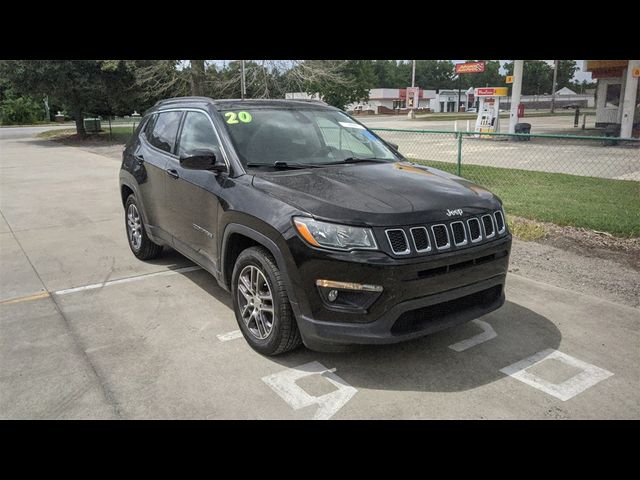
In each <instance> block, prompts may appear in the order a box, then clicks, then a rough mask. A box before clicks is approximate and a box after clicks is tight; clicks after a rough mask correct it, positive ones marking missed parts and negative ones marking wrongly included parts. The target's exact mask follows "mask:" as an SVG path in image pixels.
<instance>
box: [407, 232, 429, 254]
mask: <svg viewBox="0 0 640 480" xmlns="http://www.w3.org/2000/svg"><path fill="white" fill-rule="evenodd" d="M409 230H410V231H411V238H412V239H413V246H414V248H415V249H416V252H418V253H423V252H429V251H431V242H430V241H429V234H428V233H427V229H426V228H425V227H413V228H410V229H409Z"/></svg>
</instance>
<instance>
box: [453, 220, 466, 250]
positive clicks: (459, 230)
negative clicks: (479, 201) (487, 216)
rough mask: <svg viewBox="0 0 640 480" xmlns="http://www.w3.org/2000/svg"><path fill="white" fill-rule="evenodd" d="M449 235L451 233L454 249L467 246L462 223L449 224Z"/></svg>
mask: <svg viewBox="0 0 640 480" xmlns="http://www.w3.org/2000/svg"><path fill="white" fill-rule="evenodd" d="M451 233H453V243H454V245H455V246H456V247H461V246H463V245H466V244H467V232H466V231H465V229H464V223H462V222H451Z"/></svg>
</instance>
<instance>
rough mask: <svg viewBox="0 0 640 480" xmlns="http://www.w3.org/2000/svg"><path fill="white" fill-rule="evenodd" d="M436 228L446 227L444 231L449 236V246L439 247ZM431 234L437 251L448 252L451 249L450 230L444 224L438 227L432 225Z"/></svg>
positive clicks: (437, 225)
mask: <svg viewBox="0 0 640 480" xmlns="http://www.w3.org/2000/svg"><path fill="white" fill-rule="evenodd" d="M436 227H444V231H445V233H446V234H447V244H446V245H445V246H443V247H439V246H438V241H437V240H436V232H434V231H433V229H434V228H436ZM431 233H432V234H433V241H434V242H435V246H436V249H437V250H446V249H447V248H451V237H450V236H449V229H448V228H447V226H446V225H445V224H444V223H438V224H436V225H431Z"/></svg>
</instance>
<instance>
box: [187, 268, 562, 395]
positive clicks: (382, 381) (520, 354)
mask: <svg viewBox="0 0 640 480" xmlns="http://www.w3.org/2000/svg"><path fill="white" fill-rule="evenodd" d="M183 275H184V276H185V277H187V278H189V279H190V280H191V281H192V282H194V283H195V284H196V285H198V286H199V287H200V288H202V289H203V290H205V291H206V292H207V293H209V294H210V295H211V296H213V297H214V298H215V299H216V300H218V301H219V302H221V303H223V304H224V305H226V306H227V307H228V308H230V309H231V308H232V300H231V295H230V294H229V293H228V292H226V291H224V290H223V289H222V288H220V287H219V286H218V284H217V282H216V280H215V279H214V278H213V276H210V275H205V276H203V275H194V274H192V273H185V274H183ZM480 320H482V321H483V322H486V323H488V324H489V325H490V326H491V327H492V328H493V330H494V331H495V333H496V336H495V337H494V338H491V339H490V340H487V341H485V342H483V343H480V344H477V345H475V346H473V347H471V348H469V349H467V350H464V351H460V352H458V351H455V350H453V349H451V348H449V346H450V345H454V344H456V343H458V342H461V341H463V340H466V339H468V338H471V337H474V336H475V335H478V334H480V333H482V331H483V330H482V328H481V327H480V326H479V325H478V324H476V323H475V322H470V323H466V324H464V325H460V326H457V327H453V328H450V329H447V330H444V331H441V332H438V333H435V334H432V335H428V336H425V337H422V338H419V339H416V340H412V341H408V342H403V343H398V344H392V345H372V346H361V347H354V348H353V349H351V350H348V351H346V352H341V353H323V352H315V351H312V350H309V349H308V348H306V347H304V346H301V347H300V348H298V349H296V350H294V351H292V352H290V353H288V354H283V355H279V356H276V357H264V358H265V359H266V360H267V361H270V362H273V363H275V364H277V365H276V366H274V368H276V370H275V371H277V368H280V367H279V366H281V368H295V367H298V366H300V365H303V364H305V363H309V362H312V361H317V362H320V363H321V364H322V365H324V366H325V367H326V368H328V369H333V368H336V373H337V374H338V375H339V376H340V377H342V378H343V379H344V380H345V381H346V382H347V383H349V384H350V385H352V386H354V387H356V388H367V389H377V390H394V391H430V392H453V391H464V390H470V389H473V388H476V387H479V386H482V385H485V384H488V383H491V382H495V381H497V380H500V379H502V378H504V377H505V375H504V374H503V373H501V372H500V369H501V368H504V367H506V366H508V365H511V364H513V363H515V362H517V361H519V360H522V359H524V358H527V357H529V356H531V355H533V354H535V353H538V352H540V351H542V350H546V349H557V348H558V347H559V345H560V342H561V340H562V335H561V333H560V330H558V328H557V327H556V326H555V324H554V323H553V322H552V321H551V320H549V319H547V318H546V317H544V316H542V315H540V314H538V313H536V312H535V311H533V310H530V309H529V308H526V307H524V306H522V305H519V304H517V303H514V302H511V301H508V300H507V302H506V303H505V304H504V306H503V307H501V308H500V309H498V310H496V311H495V312H492V313H490V314H488V315H485V316H483V317H481V318H480ZM234 328H237V325H234ZM220 333H226V332H220ZM238 341H241V342H242V341H244V339H242V338H240V339H238ZM250 354H251V355H259V354H258V353H256V352H253V351H250Z"/></svg>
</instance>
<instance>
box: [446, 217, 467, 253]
mask: <svg viewBox="0 0 640 480" xmlns="http://www.w3.org/2000/svg"><path fill="white" fill-rule="evenodd" d="M456 223H459V224H460V225H462V233H464V240H463V241H462V242H460V243H456V234H455V232H454V231H453V225H454V224H456ZM449 227H450V228H451V236H452V238H453V244H454V245H455V246H456V247H462V246H464V245H466V244H467V243H469V239H468V238H467V231H466V230H465V228H464V222H463V221H462V220H456V221H455V222H451V223H450V224H449Z"/></svg>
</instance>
